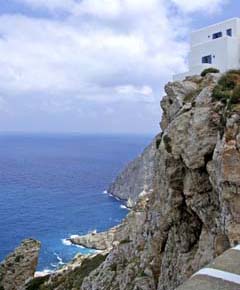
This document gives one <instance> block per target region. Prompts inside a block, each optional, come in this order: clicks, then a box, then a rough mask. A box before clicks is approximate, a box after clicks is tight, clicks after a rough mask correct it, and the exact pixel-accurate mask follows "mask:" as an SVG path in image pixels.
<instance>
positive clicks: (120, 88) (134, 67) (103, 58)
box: [0, 0, 224, 121]
mask: <svg viewBox="0 0 240 290" xmlns="http://www.w3.org/2000/svg"><path fill="white" fill-rule="evenodd" d="M12 2H15V3H21V4H24V5H25V8H26V11H28V13H25V14H1V16H0V21H1V26H0V36H1V37H0V65H1V70H0V94H2V95H4V96H5V97H6V98H11V104H18V107H19V108H17V106H15V110H16V111H17V110H19V112H20V110H23V107H24V110H25V112H26V110H29V111H30V110H32V111H33V112H34V114H35V113H36V112H37V111H36V110H37V109H38V110H40V111H41V110H43V111H45V112H47V111H49V112H50V113H54V114H56V113H57V112H59V113H61V114H62V113H64V112H73V111H75V112H78V111H79V106H81V108H83V107H84V111H85V112H89V110H95V111H96V114H97V112H98V111H99V110H98V107H97V104H99V106H103V104H105V105H106V106H107V107H108V108H109V109H108V112H112V109H111V108H113V107H114V110H113V111H114V112H115V111H116V108H117V107H115V106H117V105H116V104H118V107H119V104H120V103H121V104H125V108H126V106H128V105H129V103H131V104H133V103H136V104H138V105H137V106H138V109H139V111H141V110H145V108H146V110H148V112H149V108H150V107H151V108H152V106H151V105H150V104H154V105H155V106H156V108H158V102H159V96H160V94H161V93H162V88H163V85H164V83H165V82H166V81H168V80H169V79H171V76H172V74H173V73H176V72H180V71H183V70H185V69H186V63H185V57H186V55H187V53H188V44H187V43H186V41H185V40H184V38H183V37H182V36H183V35H184V34H186V33H187V32H188V31H189V26H188V25H187V24H188V20H189V15H187V16H186V15H185V13H192V12H196V11H203V12H204V11H205V10H206V9H207V10H209V6H211V7H212V9H215V8H217V7H221V5H222V4H223V2H224V1H220V0H213V1H211V5H209V1H204V0H202V1H200V0H199V1H197V2H196V1H195V2H194V1H188V0H181V1H179V0H172V1H171V2H170V1H168V0H148V1H146V0H82V1H75V0H51V1H46V0H12ZM169 3H171V4H172V5H175V9H173V6H172V5H169ZM0 9H1V8H0ZM28 9H29V10H28ZM39 9H40V10H46V11H48V12H50V15H51V16H49V14H46V17H43V16H42V17H41V18H40V17H34V13H33V11H39ZM56 16H57V17H56ZM180 39H181V40H180ZM13 99H15V101H13ZM93 103H94V104H95V105H94V106H93V105H92V104H93ZM85 105H86V106H85ZM111 106H112V107H111ZM144 106H146V107H144ZM147 106H148V108H147ZM122 110H123V109H122ZM157 110H158V109H157ZM103 111H105V110H103ZM94 114H95V113H94ZM140 114H141V113H140ZM109 115H111V114H109ZM141 115H143V114H141ZM155 117H156V114H155V113H154V118H155ZM156 121H158V120H156Z"/></svg>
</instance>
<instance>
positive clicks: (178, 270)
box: [81, 75, 240, 290]
mask: <svg viewBox="0 0 240 290" xmlns="http://www.w3.org/2000/svg"><path fill="white" fill-rule="evenodd" d="M218 78H219V75H217V76H214V75H207V76H206V77H205V78H199V77H192V78H188V79H187V80H185V81H183V82H181V83H180V82H174V83H169V84H168V85H167V86H166V93H167V95H166V96H165V97H164V98H163V100H162V102H161V104H162V108H163V118H162V122H161V126H162V129H163V132H162V138H161V140H160V141H159V142H158V146H157V148H158V150H157V153H156V155H155V161H154V162H155V164H154V172H155V178H154V187H153V191H152V192H149V196H148V202H147V205H146V206H145V207H144V209H143V212H142V213H141V214H142V218H143V220H144V221H143V222H142V223H140V224H139V225H138V227H137V226H136V224H134V223H133V224H132V226H129V227H128V230H127V231H126V232H125V234H126V237H127V239H126V240H125V241H124V242H122V243H119V244H118V245H116V246H114V247H113V248H112V250H111V251H110V253H109V255H108V257H107V259H106V260H105V261H104V262H103V263H102V264H101V265H100V267H99V268H97V269H96V270H95V271H93V272H92V273H91V274H90V275H89V276H88V277H86V278H85V279H84V281H83V284H82V288H81V289H82V290H95V289H98V290H105V289H109V290H120V289H121V290H129V289H154V290H173V289H175V288H176V287H177V286H178V285H180V284H181V283H182V282H183V281H185V280H187V278H189V277H190V276H191V275H192V274H193V273H194V272H196V271H197V270H198V269H199V268H201V267H202V266H204V265H206V264H207V263H209V262H210V261H211V260H212V259H213V258H214V257H215V256H217V255H218V254H220V253H221V252H222V251H224V250H226V249H227V248H228V247H229V246H230V245H233V244H234V243H238V242H239V241H240V228H239V226H240V215H239V206H240V200H239V196H240V195H239V180H240V168H239V164H240V162H239V161H240V159H239V158H240V155H239V139H240V137H239V136H240V124H239V119H240V109H239V107H237V106H235V108H233V114H231V115H230V116H228V120H227V121H226V125H225V124H223V123H222V115H223V111H222V109H223V106H222V104H220V103H219V102H216V101H214V100H213V99H212V97H211V95H212V90H213V88H214V86H215V85H216V82H217V80H218ZM131 222H132V220H127V222H126V224H129V223H131ZM135 222H136V221H135ZM125 227H126V225H125ZM126 228H127V227H126Z"/></svg>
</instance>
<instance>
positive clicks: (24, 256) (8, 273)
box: [0, 239, 40, 290]
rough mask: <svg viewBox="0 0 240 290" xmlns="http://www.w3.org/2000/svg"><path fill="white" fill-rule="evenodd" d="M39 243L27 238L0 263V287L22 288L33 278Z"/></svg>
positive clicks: (7, 288) (9, 288) (16, 289)
mask: <svg viewBox="0 0 240 290" xmlns="http://www.w3.org/2000/svg"><path fill="white" fill-rule="evenodd" d="M39 250H40V243H39V242H38V241H35V240H32V239H29V240H25V241H23V242H22V243H21V245H20V246H19V247H18V248H17V249H16V250H15V251H14V252H13V253H12V254H11V255H9V256H8V257H7V258H6V259H5V260H4V261H3V262H2V263H1V264H0V289H1V290H18V289H23V287H24V285H25V283H26V282H27V281H28V280H29V279H31V278H33V276H34V273H35V271H36V267H37V262H38V254H39Z"/></svg>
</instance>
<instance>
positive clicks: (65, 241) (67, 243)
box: [62, 239, 72, 246]
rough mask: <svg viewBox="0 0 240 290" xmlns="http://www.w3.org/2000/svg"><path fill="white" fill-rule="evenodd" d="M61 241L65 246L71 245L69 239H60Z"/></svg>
mask: <svg viewBox="0 0 240 290" xmlns="http://www.w3.org/2000/svg"><path fill="white" fill-rule="evenodd" d="M62 243H63V244H64V245H65V246H71V245H72V243H71V241H69V240H68V239H62Z"/></svg>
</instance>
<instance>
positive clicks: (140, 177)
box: [108, 137, 158, 207]
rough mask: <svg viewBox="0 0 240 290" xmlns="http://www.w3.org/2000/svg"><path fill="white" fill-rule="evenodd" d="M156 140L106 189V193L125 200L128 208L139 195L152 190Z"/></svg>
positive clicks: (134, 202)
mask: <svg viewBox="0 0 240 290" xmlns="http://www.w3.org/2000/svg"><path fill="white" fill-rule="evenodd" d="M157 139H158V138H157V137H156V138H155V139H154V140H153V141H152V142H151V144H150V145H148V146H147V148H146V149H145V150H144V151H143V153H142V154H140V155H139V156H138V157H137V158H136V159H134V160H133V161H131V162H130V163H129V164H128V165H127V166H126V168H125V169H124V170H123V171H122V172H121V173H120V174H119V175H118V176H117V178H116V180H115V181H114V182H113V183H112V184H111V185H110V187H109V189H108V193H110V194H112V195H113V196H115V197H118V198H120V199H121V200H125V201H126V204H127V206H128V207H133V206H134V205H135V204H136V201H137V199H138V196H139V195H140V194H141V193H143V192H149V191H150V190H151V189H153V177H154V159H155V154H156V148H157Z"/></svg>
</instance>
